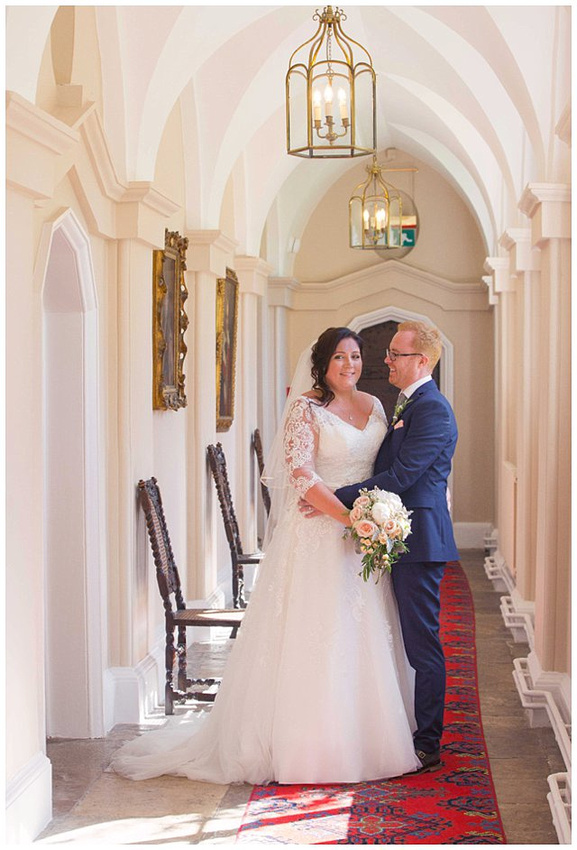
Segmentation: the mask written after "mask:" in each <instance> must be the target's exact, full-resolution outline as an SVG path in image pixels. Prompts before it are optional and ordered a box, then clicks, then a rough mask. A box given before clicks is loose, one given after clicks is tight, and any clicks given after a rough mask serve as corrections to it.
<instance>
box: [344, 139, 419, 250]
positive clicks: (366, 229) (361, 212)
mask: <svg viewBox="0 0 577 850" xmlns="http://www.w3.org/2000/svg"><path fill="white" fill-rule="evenodd" d="M416 170H417V169H416V168H390V169H384V168H381V166H380V165H379V164H378V163H377V158H376V156H373V162H372V165H368V166H367V175H368V176H367V179H366V180H364V181H363V182H362V183H359V185H358V186H357V187H356V188H355V190H354V192H353V194H352V195H351V198H350V200H349V245H350V247H351V248H360V249H364V250H370V251H375V250H378V249H387V250H393V249H401V248H404V249H406V248H407V247H411V248H412V247H414V245H415V243H416V239H417V232H418V217H417V211H416V208H415V205H414V203H413V201H412V198H410V197H409V195H407V194H406V192H401V191H400V190H399V189H396V188H395V187H394V186H392V185H391V184H390V183H388V182H387V181H386V180H385V179H384V178H383V172H390V171H413V172H414V171H416ZM398 253H400V252H398ZM403 253H406V251H404V252H403Z"/></svg>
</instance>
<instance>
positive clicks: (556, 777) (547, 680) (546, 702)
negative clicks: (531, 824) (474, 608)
mask: <svg viewBox="0 0 577 850" xmlns="http://www.w3.org/2000/svg"><path fill="white" fill-rule="evenodd" d="M485 573H486V575H487V578H488V579H489V581H491V582H492V583H493V589H494V590H495V591H497V592H498V591H503V590H505V591H507V595H506V596H501V600H500V602H501V605H500V607H501V614H502V616H503V622H504V623H505V625H506V626H507V628H508V629H510V630H511V632H512V634H513V637H514V639H515V642H516V643H527V644H528V649H529V656H528V658H515V659H514V660H513V667H514V669H513V679H514V681H515V685H516V688H517V691H518V693H519V698H520V700H521V705H522V706H523V708H524V709H525V711H526V713H527V716H528V718H529V723H530V725H531V726H532V727H538V726H551V728H552V729H553V732H554V734H555V740H556V742H557V746H558V747H559V751H560V753H561V756H562V757H563V761H564V763H565V767H566V768H567V773H554V774H551V776H549V777H547V781H548V783H549V788H550V791H549V794H548V795H547V801H548V803H549V807H550V809H551V814H552V818H553V823H554V825H555V830H556V832H557V838H558V840H559V843H560V844H570V843H571V782H570V775H571V731H570V730H571V679H570V677H569V676H568V675H567V674H563V673H556V672H550V671H546V670H542V668H541V665H540V662H539V658H538V657H537V654H536V653H535V650H534V631H533V626H534V612H533V607H534V606H533V604H532V603H528V602H525V601H524V600H523V599H522V598H521V597H520V595H519V593H518V591H517V589H516V587H515V581H514V578H513V576H512V575H511V572H510V570H509V568H508V566H507V564H506V562H505V559H504V558H503V555H502V554H501V552H500V551H499V549H498V548H496V549H495V550H494V551H493V552H492V553H491V554H490V555H489V556H488V557H486V558H485Z"/></svg>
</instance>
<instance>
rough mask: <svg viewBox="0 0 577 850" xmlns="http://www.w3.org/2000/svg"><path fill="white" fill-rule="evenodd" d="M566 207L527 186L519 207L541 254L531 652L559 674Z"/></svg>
mask: <svg viewBox="0 0 577 850" xmlns="http://www.w3.org/2000/svg"><path fill="white" fill-rule="evenodd" d="M570 204H571V195H570V188H569V187H568V186H565V185H562V184H530V185H529V186H527V188H526V189H525V191H524V193H523V196H522V198H521V201H520V204H519V206H520V209H521V210H522V212H523V213H525V215H526V216H528V217H529V218H530V220H531V244H532V246H533V247H537V248H539V249H540V251H541V287H540V305H539V306H540V309H539V328H538V334H537V335H536V337H535V340H534V344H535V346H536V348H537V350H538V363H539V401H540V411H539V437H538V468H537V488H536V489H537V533H536V547H535V548H536V582H535V596H536V601H535V653H536V655H537V658H538V661H539V664H540V666H541V668H542V669H543V670H546V671H557V672H560V673H569V671H570V658H569V655H570V600H571V590H570V565H571V546H570V541H571V509H570V500H571V478H570V472H571V425H570V419H571V401H570V394H571V385H570V381H571V374H570V362H571V357H570V351H571V327H570V305H571V277H570V260H571V254H570V235H571V206H570Z"/></svg>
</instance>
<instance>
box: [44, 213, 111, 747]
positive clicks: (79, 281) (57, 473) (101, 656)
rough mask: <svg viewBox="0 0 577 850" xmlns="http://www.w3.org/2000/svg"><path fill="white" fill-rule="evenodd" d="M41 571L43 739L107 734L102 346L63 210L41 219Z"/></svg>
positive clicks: (81, 239)
mask: <svg viewBox="0 0 577 850" xmlns="http://www.w3.org/2000/svg"><path fill="white" fill-rule="evenodd" d="M37 269H38V274H40V275H41V276H42V309H43V363H44V369H43V372H44V373H43V389H44V399H43V402H44V419H45V444H44V528H45V550H44V564H45V570H44V576H45V591H44V598H45V612H46V620H45V624H46V629H45V665H46V675H45V681H46V734H47V737H69V738H91V737H98V736H101V735H103V734H104V732H105V729H104V712H103V676H104V660H105V646H104V642H105V634H106V631H105V628H104V616H105V611H106V607H105V570H104V551H105V547H104V545H103V542H102V540H101V532H102V528H103V515H104V512H103V510H102V506H101V498H100V485H99V482H100V480H101V475H100V474H99V472H100V463H101V457H100V439H99V425H98V418H99V370H98V359H99V356H98V355H99V347H98V305H97V297H96V286H95V281H94V272H93V267H92V258H91V253H90V243H89V239H88V236H87V234H86V233H85V232H84V230H83V228H82V226H81V225H80V223H79V222H78V219H77V218H76V217H75V215H74V213H73V212H72V211H70V210H68V211H66V212H65V213H64V214H62V215H61V216H59V218H57V219H56V220H55V221H53V222H51V223H48V224H46V225H45V226H44V230H43V233H42V240H41V245H40V253H39V260H38V265H37Z"/></svg>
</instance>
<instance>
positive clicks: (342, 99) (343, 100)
mask: <svg viewBox="0 0 577 850" xmlns="http://www.w3.org/2000/svg"><path fill="white" fill-rule="evenodd" d="M338 96H339V108H340V112H341V121H345V120H346V119H347V118H348V117H349V113H348V110H347V93H346V91H345V90H344V89H339V92H338Z"/></svg>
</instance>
